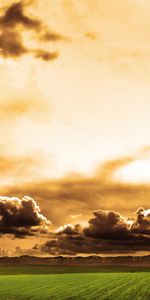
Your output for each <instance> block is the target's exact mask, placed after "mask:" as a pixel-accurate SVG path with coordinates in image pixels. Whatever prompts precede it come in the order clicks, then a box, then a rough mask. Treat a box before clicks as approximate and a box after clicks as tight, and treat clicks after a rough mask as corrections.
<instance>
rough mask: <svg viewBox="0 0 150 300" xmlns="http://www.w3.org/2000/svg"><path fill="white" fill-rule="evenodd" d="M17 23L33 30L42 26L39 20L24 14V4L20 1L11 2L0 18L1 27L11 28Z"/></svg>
mask: <svg viewBox="0 0 150 300" xmlns="http://www.w3.org/2000/svg"><path fill="white" fill-rule="evenodd" d="M18 25H22V26H23V27H25V28H29V29H34V30H40V29H41V27H42V23H41V21H40V20H36V19H33V18H30V17H28V16H26V15H25V13H24V4H23V2H22V1H20V2H16V3H13V4H12V5H11V6H10V7H8V8H7V9H6V11H5V13H4V15H3V16H2V17H1V18H0V26H1V27H3V28H7V27H8V28H10V27H11V28H12V27H16V26H18Z"/></svg>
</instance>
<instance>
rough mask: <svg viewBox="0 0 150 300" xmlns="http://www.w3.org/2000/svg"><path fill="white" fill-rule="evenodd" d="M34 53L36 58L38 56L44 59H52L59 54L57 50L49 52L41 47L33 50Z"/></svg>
mask: <svg viewBox="0 0 150 300" xmlns="http://www.w3.org/2000/svg"><path fill="white" fill-rule="evenodd" d="M34 53H35V57H36V58H40V59H42V60H44V61H49V60H54V59H56V58H57V57H58V56H59V55H58V53H57V52H49V51H46V50H41V49H38V50H36V51H34Z"/></svg>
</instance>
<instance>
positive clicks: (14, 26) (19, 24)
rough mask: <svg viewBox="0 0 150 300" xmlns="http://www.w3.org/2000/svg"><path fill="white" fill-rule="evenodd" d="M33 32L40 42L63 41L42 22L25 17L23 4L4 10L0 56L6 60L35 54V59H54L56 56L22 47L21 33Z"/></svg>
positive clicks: (44, 51) (0, 34)
mask: <svg viewBox="0 0 150 300" xmlns="http://www.w3.org/2000/svg"><path fill="white" fill-rule="evenodd" d="M28 30H30V31H33V32H34V33H35V34H36V38H37V39H38V40H39V41H41V42H49V41H51V42H55V41H58V40H62V39H64V38H63V37H62V36H61V35H59V34H58V33H56V32H53V31H51V30H50V29H49V28H47V26H46V25H45V24H44V22H43V21H41V20H39V19H37V18H34V17H31V16H27V15H26V13H25V3H24V2H23V1H19V2H16V3H13V4H12V5H10V6H9V7H7V8H4V12H3V15H2V16H1V17H0V54H1V56H3V57H5V58H8V57H11V58H17V57H21V56H22V55H24V54H27V53H28V54H31V55H33V53H35V55H34V57H35V58H40V59H43V60H44V61H50V60H53V59H56V58H57V57H58V54H57V55H56V52H54V53H51V52H49V51H46V50H39V49H29V48H28V47H27V46H25V45H24V41H23V37H22V32H24V31H28Z"/></svg>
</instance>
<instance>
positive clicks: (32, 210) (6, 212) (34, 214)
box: [0, 196, 50, 237]
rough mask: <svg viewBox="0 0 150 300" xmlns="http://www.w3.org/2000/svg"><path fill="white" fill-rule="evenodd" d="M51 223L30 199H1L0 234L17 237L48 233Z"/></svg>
mask: <svg viewBox="0 0 150 300" xmlns="http://www.w3.org/2000/svg"><path fill="white" fill-rule="evenodd" d="M49 224H50V222H49V221H48V220H47V219H46V217H44V216H43V215H42V213H41V210H40V208H39V206H38V205H37V203H36V202H35V201H34V200H33V199H32V198H30V197H27V196H25V197H23V198H22V199H19V198H15V197H2V196H1V197H0V234H1V235H4V234H12V235H14V236H16V237H24V236H30V235H36V234H38V233H44V232H47V228H48V225H49Z"/></svg>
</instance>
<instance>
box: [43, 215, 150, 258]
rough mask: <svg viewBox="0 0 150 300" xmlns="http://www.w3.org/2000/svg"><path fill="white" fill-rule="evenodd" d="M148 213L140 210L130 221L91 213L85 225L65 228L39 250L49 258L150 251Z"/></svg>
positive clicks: (120, 217) (60, 229)
mask: <svg viewBox="0 0 150 300" xmlns="http://www.w3.org/2000/svg"><path fill="white" fill-rule="evenodd" d="M149 212H150V210H149V209H148V210H144V209H139V210H138V214H137V217H136V218H135V219H129V218H126V217H123V216H121V215H120V214H119V213H117V212H115V211H103V210H99V211H94V213H93V214H94V217H93V218H91V219H89V224H88V226H86V227H83V226H80V225H79V224H77V225H74V226H73V225H70V224H68V225H64V226H62V227H61V228H59V229H58V231H57V233H56V236H55V238H54V239H51V240H49V241H47V242H46V243H45V244H43V245H41V246H40V249H41V251H43V252H44V253H49V254H52V255H58V254H65V255H66V254H68V255H76V254H87V253H89V254H90V253H93V254H102V253H116V254H117V253H130V252H133V253H134V252H136V251H150V231H149V230H147V229H148V227H149V228H150V222H149V221H150V220H149V217H150V214H149ZM147 218H148V219H147ZM141 219H142V221H141ZM141 224H142V225H141ZM135 226H136V228H138V230H135Z"/></svg>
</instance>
